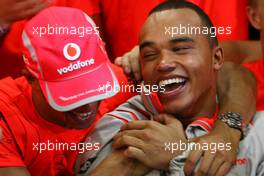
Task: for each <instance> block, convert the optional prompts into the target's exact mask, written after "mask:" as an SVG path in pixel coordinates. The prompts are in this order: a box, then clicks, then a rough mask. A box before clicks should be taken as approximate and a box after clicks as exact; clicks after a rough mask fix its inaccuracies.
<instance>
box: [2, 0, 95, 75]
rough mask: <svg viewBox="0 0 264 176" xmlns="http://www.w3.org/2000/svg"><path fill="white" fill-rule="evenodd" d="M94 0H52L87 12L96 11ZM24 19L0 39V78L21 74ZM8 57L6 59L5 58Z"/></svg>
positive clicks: (93, 12)
mask: <svg viewBox="0 0 264 176" xmlns="http://www.w3.org/2000/svg"><path fill="white" fill-rule="evenodd" d="M95 2H96V0H93V1H91V2H90V1H87V0H77V1H76V0H53V5H56V6H65V7H74V8H79V9H81V10H83V11H84V12H86V13H88V14H96V13H98V9H96V6H95V5H94V3H95ZM25 22H26V20H23V21H18V22H15V23H13V24H12V26H11V27H10V31H9V33H8V34H7V35H6V36H5V38H4V39H3V41H0V65H1V67H2V68H5V69H0V78H4V77H7V76H12V77H14V78H15V77H18V76H21V70H22V69H23V68H24V67H23V66H24V63H23V59H22V53H21V34H22V31H23V29H24V25H25ZM7 58H8V59H7Z"/></svg>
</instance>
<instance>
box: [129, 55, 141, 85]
mask: <svg viewBox="0 0 264 176" xmlns="http://www.w3.org/2000/svg"><path fill="white" fill-rule="evenodd" d="M129 60H130V65H131V69H132V72H133V74H134V77H135V79H136V80H137V81H140V80H141V72H140V65H139V58H131V57H129Z"/></svg>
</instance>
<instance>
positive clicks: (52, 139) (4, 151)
mask: <svg viewBox="0 0 264 176" xmlns="http://www.w3.org/2000/svg"><path fill="white" fill-rule="evenodd" d="M113 68H114V71H115V73H116V74H119V75H121V74H122V72H120V71H121V70H119V69H117V68H116V66H113ZM123 76H124V75H123ZM119 78H120V76H119ZM121 78H122V77H121ZM124 78H125V76H124ZM125 81H126V80H120V79H119V82H123V83H124V82H125ZM10 85H11V86H10ZM6 95H8V97H9V98H6V97H7V96H6ZM132 95H133V94H132V93H122V92H120V93H118V94H117V95H116V96H114V97H113V98H110V99H107V100H105V101H102V102H101V104H100V107H99V109H98V114H97V116H96V120H95V121H94V122H93V124H92V125H91V127H89V128H87V129H83V130H75V129H67V128H63V127H61V126H58V125H56V124H53V123H50V122H48V121H46V120H44V119H43V118H41V117H40V115H39V114H38V113H37V111H36V110H35V107H34V105H33V102H32V88H31V86H30V85H29V83H28V82H27V80H26V79H25V78H24V77H20V78H18V79H16V80H13V79H11V78H10V77H9V78H6V79H4V80H1V81H0V112H2V114H3V116H4V118H3V119H1V121H0V127H1V128H2V132H3V135H2V140H1V142H0V167H26V168H27V170H28V171H29V172H30V174H31V175H33V176H34V175H38V176H39V175H45V176H46V175H58V174H61V175H73V166H74V164H75V160H76V157H77V155H78V152H82V151H83V148H81V147H82V145H83V144H82V143H81V142H82V140H83V139H84V138H85V137H86V136H87V135H89V134H90V132H91V131H92V130H93V127H94V125H95V123H96V122H97V120H98V119H99V118H100V117H101V116H102V115H103V114H104V113H106V112H109V111H111V110H113V108H115V107H117V106H118V105H119V103H123V102H124V101H126V99H127V98H130V97H131V96H132ZM111 99H112V100H111ZM113 99H114V100H115V101H113ZM109 102H110V104H108V103H109ZM36 145H38V147H36ZM56 145H57V147H56ZM58 145H61V146H63V145H65V146H67V147H68V148H70V149H68V150H67V149H66V147H65V149H62V148H59V147H58ZM78 145H79V146H80V150H79V151H78V150H76V148H77V147H78ZM90 145H91V146H90V147H88V150H93V149H96V148H97V149H98V146H99V144H90ZM40 146H42V147H41V148H42V149H44V146H45V147H46V150H43V151H42V152H40ZM48 146H50V148H49V149H51V150H47V148H48ZM74 148H75V149H74ZM52 149H53V150H52Z"/></svg>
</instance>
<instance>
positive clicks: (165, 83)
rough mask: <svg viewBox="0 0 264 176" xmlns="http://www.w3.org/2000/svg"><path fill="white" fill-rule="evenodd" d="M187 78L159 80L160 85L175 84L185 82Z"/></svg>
mask: <svg viewBox="0 0 264 176" xmlns="http://www.w3.org/2000/svg"><path fill="white" fill-rule="evenodd" d="M185 80H186V79H184V78H172V79H167V80H162V81H160V82H159V86H160V87H161V86H167V85H169V84H174V83H177V84H179V83H183V82H184V81H185Z"/></svg>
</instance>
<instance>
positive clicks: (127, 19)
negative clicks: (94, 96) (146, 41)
mask: <svg viewBox="0 0 264 176" xmlns="http://www.w3.org/2000/svg"><path fill="white" fill-rule="evenodd" d="M163 1H165V0H144V1H142V0H81V1H75V0H57V1H55V4H56V5H58V6H69V7H76V8H80V9H82V10H84V11H85V12H86V13H87V14H88V15H95V14H99V13H101V14H102V17H103V19H102V20H103V27H104V30H105V35H106V40H107V46H108V48H109V49H110V51H111V52H110V53H109V56H110V58H111V60H112V61H113V60H114V59H115V58H116V57H117V56H121V55H123V54H124V53H125V52H128V51H130V50H131V49H132V48H133V47H134V46H135V45H137V43H138V36H139V31H140V29H141V26H142V25H143V23H144V21H145V19H146V18H147V15H148V13H149V12H150V10H151V9H152V8H153V7H155V6H156V5H158V4H159V3H161V2H163ZM190 1H191V2H194V3H196V4H197V5H199V6H200V7H201V8H202V9H204V10H205V12H207V13H208V14H209V16H210V17H211V18H212V20H213V22H214V24H215V26H217V27H220V26H223V27H227V26H231V27H232V34H231V35H221V36H219V39H220V40H223V39H224V40H226V39H232V40H244V39H247V17H246V10H245V8H246V1H247V0H222V1H215V0H190ZM23 26H24V22H17V23H14V24H13V25H12V27H11V31H10V33H9V34H8V35H7V36H6V38H5V39H4V42H3V43H2V44H1V45H0V56H1V58H0V65H1V66H2V68H6V69H0V77H2V78H3V77H6V76H13V77H17V76H20V75H21V73H20V70H21V69H22V68H23V61H22V56H21V50H20V38H21V32H22V30H23ZM6 58H8V60H6Z"/></svg>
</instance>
